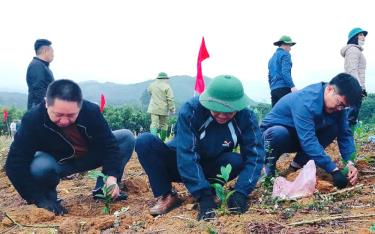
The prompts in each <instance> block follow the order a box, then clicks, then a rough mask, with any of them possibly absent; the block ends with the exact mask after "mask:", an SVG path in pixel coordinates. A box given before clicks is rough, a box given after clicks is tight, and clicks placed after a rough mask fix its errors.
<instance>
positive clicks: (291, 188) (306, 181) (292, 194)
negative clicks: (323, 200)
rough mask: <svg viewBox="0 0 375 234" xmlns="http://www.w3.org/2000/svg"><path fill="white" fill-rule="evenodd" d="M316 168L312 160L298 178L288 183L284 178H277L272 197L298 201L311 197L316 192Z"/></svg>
mask: <svg viewBox="0 0 375 234" xmlns="http://www.w3.org/2000/svg"><path fill="white" fill-rule="evenodd" d="M315 185H316V167H315V163H314V161H313V160H310V161H308V162H307V163H306V165H305V166H304V167H303V168H302V170H301V171H300V173H299V175H298V176H297V178H296V179H295V180H294V181H293V182H290V181H287V180H286V179H285V178H284V177H281V176H279V177H277V178H276V179H275V183H274V185H273V191H272V196H274V197H280V198H282V199H296V198H301V197H308V196H311V195H312V194H313V193H314V191H315Z"/></svg>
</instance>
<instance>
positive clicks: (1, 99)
mask: <svg viewBox="0 0 375 234" xmlns="http://www.w3.org/2000/svg"><path fill="white" fill-rule="evenodd" d="M204 79H205V84H206V85H208V84H209V83H210V82H211V78H208V77H205V78H204ZM153 81H154V80H148V81H144V82H141V83H135V84H116V83H111V82H105V83H100V82H97V81H84V82H80V83H79V85H80V86H81V88H82V92H83V97H84V98H85V99H87V100H89V101H92V102H95V103H99V100H100V94H102V93H103V94H104V95H105V97H106V103H107V104H108V105H124V104H125V105H139V106H142V104H144V103H142V101H141V100H142V98H141V97H142V95H145V90H146V89H147V87H148V86H149V85H150V83H151V82H153ZM169 82H170V84H171V87H172V89H173V92H174V95H175V101H176V104H177V105H180V104H181V103H183V102H185V101H187V100H188V99H190V98H191V97H192V96H193V94H194V85H195V78H193V77H191V76H172V77H171V79H170V81H169ZM254 103H255V102H254ZM26 104H27V94H23V93H16V92H0V106H15V107H17V108H23V109H26ZM252 104H253V103H252Z"/></svg>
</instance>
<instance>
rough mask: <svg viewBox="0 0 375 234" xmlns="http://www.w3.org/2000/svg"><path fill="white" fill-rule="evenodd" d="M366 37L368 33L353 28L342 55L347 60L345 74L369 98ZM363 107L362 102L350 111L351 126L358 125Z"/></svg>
mask: <svg viewBox="0 0 375 234" xmlns="http://www.w3.org/2000/svg"><path fill="white" fill-rule="evenodd" d="M366 36H367V31H365V30H363V29H361V28H353V29H352V30H350V32H349V34H348V42H347V45H346V46H344V47H343V48H342V49H341V55H342V57H344V60H345V62H344V68H345V72H346V73H349V74H350V75H352V76H353V77H354V78H356V79H357V80H358V82H359V84H360V85H361V88H362V96H363V97H366V96H367V92H366V86H365V71H366V58H365V56H364V55H363V53H362V51H363V46H364V44H365V38H366ZM361 105H362V102H359V103H358V105H357V106H354V107H353V108H351V109H350V110H349V117H348V119H349V124H350V125H351V126H354V125H355V124H356V123H357V120H358V114H359V109H360V108H361Z"/></svg>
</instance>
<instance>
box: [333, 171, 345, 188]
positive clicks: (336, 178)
mask: <svg viewBox="0 0 375 234" xmlns="http://www.w3.org/2000/svg"><path fill="white" fill-rule="evenodd" d="M331 175H332V179H333V184H334V185H335V186H336V187H337V188H339V189H342V188H345V187H346V186H347V185H348V179H347V178H346V176H345V175H344V174H342V173H341V171H340V170H336V171H333V172H331Z"/></svg>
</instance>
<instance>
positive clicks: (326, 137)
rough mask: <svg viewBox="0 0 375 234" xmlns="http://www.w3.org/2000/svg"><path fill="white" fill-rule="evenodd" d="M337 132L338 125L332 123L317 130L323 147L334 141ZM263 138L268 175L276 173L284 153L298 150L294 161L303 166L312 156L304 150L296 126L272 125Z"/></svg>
mask: <svg viewBox="0 0 375 234" xmlns="http://www.w3.org/2000/svg"><path fill="white" fill-rule="evenodd" d="M337 134H338V127H337V125H331V126H329V127H327V128H324V129H320V130H319V131H317V132H316V136H317V137H318V141H319V143H320V144H321V145H322V146H323V148H325V147H327V146H328V145H329V144H330V143H332V142H333V140H334V139H335V138H336V137H337ZM263 140H264V147H265V150H266V173H267V175H275V170H276V162H277V160H278V159H279V157H280V156H281V155H282V154H283V153H294V152H297V154H296V157H295V158H294V160H293V161H294V162H295V163H297V164H298V165H300V166H301V167H302V166H303V165H305V164H306V163H307V162H308V161H309V160H310V157H309V156H308V155H307V154H305V153H304V152H303V151H302V149H301V145H300V144H299V139H298V136H297V132H296V130H295V129H294V128H289V127H285V126H280V125H276V126H273V127H270V128H268V129H266V130H265V131H264V132H263Z"/></svg>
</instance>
